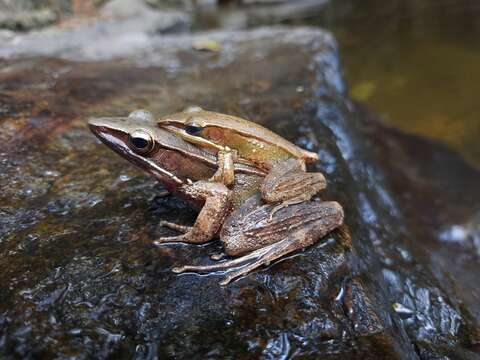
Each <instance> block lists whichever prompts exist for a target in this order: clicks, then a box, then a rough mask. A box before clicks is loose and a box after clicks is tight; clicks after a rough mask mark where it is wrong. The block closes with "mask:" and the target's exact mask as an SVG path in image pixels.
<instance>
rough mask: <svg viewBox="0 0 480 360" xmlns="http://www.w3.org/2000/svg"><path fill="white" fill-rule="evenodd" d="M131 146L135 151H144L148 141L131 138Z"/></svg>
mask: <svg viewBox="0 0 480 360" xmlns="http://www.w3.org/2000/svg"><path fill="white" fill-rule="evenodd" d="M132 144H133V146H135V147H136V148H137V149H145V148H146V147H147V146H148V141H147V140H145V139H144V138H141V137H134V138H132Z"/></svg>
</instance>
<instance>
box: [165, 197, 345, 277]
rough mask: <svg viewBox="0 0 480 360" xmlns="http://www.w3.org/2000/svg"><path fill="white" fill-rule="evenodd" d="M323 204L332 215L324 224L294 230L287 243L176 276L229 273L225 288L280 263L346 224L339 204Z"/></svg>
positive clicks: (182, 269) (180, 269) (326, 215)
mask: <svg viewBox="0 0 480 360" xmlns="http://www.w3.org/2000/svg"><path fill="white" fill-rule="evenodd" d="M323 204H325V206H326V209H328V212H326V213H324V217H322V221H319V222H317V223H316V224H311V226H309V225H306V227H305V228H304V229H302V230H299V231H294V232H293V233H292V234H290V236H288V237H286V238H284V239H283V240H280V241H278V242H276V243H273V244H270V245H267V246H265V247H262V248H259V249H257V250H254V251H252V252H251V253H249V254H247V255H244V256H241V257H239V258H236V259H233V260H228V261H224V262H222V263H219V264H213V265H206V266H182V267H177V268H174V269H173V271H174V272H176V273H181V272H187V271H191V272H210V271H221V270H223V271H227V274H226V276H225V279H224V280H222V281H221V283H220V284H221V285H226V284H228V283H229V282H231V281H232V280H234V279H236V278H238V277H240V276H243V275H246V274H248V273H250V272H251V271H253V270H255V269H256V268H258V267H260V266H263V265H268V264H270V262H272V261H274V260H277V259H279V258H281V257H282V256H284V255H287V254H289V253H291V252H294V251H296V250H299V249H303V248H306V247H307V246H310V245H312V244H314V243H315V242H317V241H318V240H319V239H320V238H322V237H323V236H325V235H326V234H327V233H329V232H330V231H332V230H333V229H335V228H337V227H338V226H340V225H341V224H342V223H343V209H342V207H341V206H340V204H338V203H336V202H329V203H323Z"/></svg>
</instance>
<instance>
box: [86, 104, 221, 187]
mask: <svg viewBox="0 0 480 360" xmlns="http://www.w3.org/2000/svg"><path fill="white" fill-rule="evenodd" d="M88 123H89V126H90V130H91V131H92V132H93V133H94V134H95V135H96V136H97V137H98V138H99V139H100V140H101V141H102V142H103V143H104V144H106V145H107V146H109V147H110V148H111V149H113V150H114V151H115V152H117V153H118V154H120V155H121V156H122V157H124V158H125V159H127V160H129V161H130V162H132V163H134V164H135V165H137V166H138V167H140V168H142V169H143V170H145V171H147V172H149V173H150V174H152V175H153V176H155V177H156V178H157V179H158V180H160V181H162V182H163V183H164V184H165V185H166V186H167V187H169V188H174V187H180V186H182V185H185V184H187V183H190V182H191V181H192V180H193V181H195V180H198V179H204V178H208V177H209V176H211V175H213V173H214V169H215V164H216V158H215V155H214V154H212V153H209V152H208V151H205V150H202V149H200V148H198V147H197V146H195V145H193V144H190V143H188V142H186V141H184V140H183V139H181V138H180V137H178V136H176V135H175V134H173V133H171V132H169V131H166V130H164V129H162V128H160V127H159V126H158V125H157V124H156V122H155V120H154V118H153V116H152V114H151V113H149V112H147V111H145V110H137V111H134V112H132V113H131V114H130V115H129V116H128V117H104V118H92V119H90V120H89V122H88Z"/></svg>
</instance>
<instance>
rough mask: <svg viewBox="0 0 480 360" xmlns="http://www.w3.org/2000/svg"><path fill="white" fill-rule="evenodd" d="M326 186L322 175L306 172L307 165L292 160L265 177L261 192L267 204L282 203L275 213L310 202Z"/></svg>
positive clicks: (282, 163)
mask: <svg viewBox="0 0 480 360" xmlns="http://www.w3.org/2000/svg"><path fill="white" fill-rule="evenodd" d="M326 186H327V183H326V180H325V177H324V176H323V174H322V173H319V172H306V171H305V164H304V163H303V162H302V161H301V160H298V159H293V158H292V159H287V160H284V161H281V162H279V163H277V164H276V165H275V166H274V167H273V168H272V170H271V171H270V172H269V173H268V175H267V176H266V177H265V179H264V181H263V183H262V186H261V189H260V192H261V194H262V199H263V200H264V201H265V202H267V203H269V204H274V203H280V204H279V205H278V207H275V208H273V210H272V211H273V212H274V213H275V212H277V211H278V210H280V209H282V208H284V207H287V206H289V205H293V204H298V203H300V202H302V201H308V200H310V199H311V198H312V196H314V195H315V194H317V193H319V192H320V191H322V190H324V189H325V188H326ZM272 216H273V215H271V217H272Z"/></svg>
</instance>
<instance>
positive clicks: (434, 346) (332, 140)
mask: <svg viewBox="0 0 480 360" xmlns="http://www.w3.org/2000/svg"><path fill="white" fill-rule="evenodd" d="M101 26H102V25H99V27H100V28H101ZM105 26H106V28H107V29H109V25H105ZM115 26H117V25H115ZM92 29H93V30H91V31H92V33H90V36H93V38H95V32H94V31H95V27H93V28H92ZM45 31H46V32H44V33H42V32H39V33H35V34H26V35H20V36H19V35H15V41H13V40H12V42H11V43H6V44H4V45H3V46H2V47H1V48H0V56H2V57H3V58H4V59H3V60H0V67H1V69H2V71H1V72H0V188H1V193H0V214H1V216H0V239H1V240H0V268H1V269H2V271H1V272H0V283H1V284H2V287H1V289H0V300H1V301H0V355H1V357H2V358H7V359H9V358H12V359H13V358H16V357H20V358H42V357H43V358H72V357H73V358H78V359H83V358H85V359H86V358H92V357H95V358H137V359H144V358H145V359H153V358H155V357H156V356H158V357H159V358H236V359H237V358H240V359H242V358H245V359H250V358H266V359H286V358H319V357H321V358H327V359H345V358H353V359H365V358H371V359H392V358H401V359H417V358H426V359H428V358H431V359H433V358H442V357H449V358H458V359H469V358H472V359H473V358H477V357H478V353H477V352H478V350H479V348H478V346H479V341H480V334H479V327H478V325H479V301H478V300H479V293H478V291H479V290H478V285H477V286H476V284H477V282H476V280H477V278H478V275H480V274H479V266H478V265H479V250H478V249H479V240H478V236H479V235H478V234H479V230H478V229H479V225H478V222H479V216H478V214H479V211H480V209H479V204H480V202H479V200H480V189H479V187H478V185H477V184H478V183H479V180H480V174H479V173H478V171H476V170H473V169H471V168H469V167H468V166H467V165H466V164H464V163H463V162H462V160H461V159H459V158H457V157H456V156H455V155H454V154H451V153H450V152H449V151H448V150H446V149H444V148H443V147H442V146H440V145H438V144H432V143H428V142H425V141H423V140H422V139H418V138H413V137H410V136H406V135H404V134H401V133H398V132H396V131H394V130H391V129H387V128H385V127H383V126H382V125H380V124H379V123H378V122H377V120H376V119H374V118H372V116H371V115H369V114H368V113H366V112H365V111H364V110H363V109H361V108H359V107H358V106H357V105H355V104H353V103H351V102H350V101H349V100H348V99H347V98H346V97H345V94H344V86H343V82H342V79H341V76H340V69H339V63H338V56H337V53H336V47H335V43H334V41H333V39H332V38H331V36H330V35H329V34H327V33H325V32H322V31H320V30H314V29H308V28H298V29H295V30H292V29H286V28H263V29H258V30H254V31H248V32H227V31H224V32H211V33H203V34H197V35H187V34H184V35H168V36H165V35H159V34H158V33H155V32H153V33H152V32H149V31H143V30H142V31H141V32H142V34H144V35H143V39H144V41H134V43H135V47H134V48H133V49H131V48H128V47H124V46H123V43H122V46H119V47H117V46H115V44H111V46H110V40H111V39H113V38H114V37H113V36H112V37H111V38H108V37H106V38H104V39H103V40H104V42H103V43H102V39H99V43H100V44H102V46H98V44H95V41H90V42H87V41H84V40H82V39H83V34H84V33H83V31H82V32H80V31H79V32H75V31H74V30H72V32H67V34H65V33H64V32H59V31H57V30H51V29H49V30H48V32H47V30H45ZM97 31H98V28H97ZM99 33H103V34H105V33H107V35H106V36H108V33H109V32H108V31H103V32H102V31H100V32H99ZM127 33H128V31H126V32H125V34H127ZM63 36H65V38H64V40H62V41H59V39H60V38H61V37H63ZM77 38H78V42H77ZM107 38H108V39H110V40H109V41H106V40H105V39H107ZM200 40H209V41H214V42H216V43H218V44H219V47H220V50H219V51H211V52H205V51H197V50H194V47H195V44H196V43H197V42H198V41H200ZM42 41H44V43H43V42H42ZM71 43H75V44H78V46H76V47H75V48H73V47H71V46H68V44H71ZM42 45H43V46H42ZM39 55H43V56H47V55H48V56H49V57H38V56H39ZM192 104H196V105H200V106H202V107H204V108H207V109H212V110H216V111H221V112H226V113H231V114H235V115H239V116H242V117H246V118H249V119H252V120H255V121H258V122H261V123H263V124H264V125H266V126H267V127H269V128H271V129H272V130H274V131H276V132H278V133H279V134H281V135H283V136H285V137H286V138H288V139H290V140H292V141H294V142H296V143H297V144H299V145H301V146H303V147H305V148H308V149H309V150H312V151H317V152H318V154H319V156H320V161H319V162H318V164H317V165H316V166H315V169H316V170H320V171H323V172H324V173H325V175H326V177H327V179H328V182H329V187H328V190H327V192H326V194H325V196H324V197H325V199H332V200H337V201H339V202H341V203H342V204H343V205H344V207H345V212H346V223H347V225H346V226H345V227H344V228H342V229H340V230H339V231H336V232H334V233H333V234H331V235H330V236H327V237H326V238H325V239H324V240H323V241H322V242H320V243H318V244H317V245H315V246H312V247H311V248H309V249H307V250H306V251H304V252H302V253H299V254H295V255H294V256H291V257H289V258H287V259H284V260H283V261H280V262H277V263H275V264H272V265H271V266H270V267H268V268H266V269H262V270H261V271H257V272H255V273H254V274H252V275H249V276H247V277H245V278H243V279H240V280H239V281H237V282H234V283H233V284H231V285H229V286H227V287H221V286H219V285H218V281H219V279H220V278H219V277H218V276H197V275H192V274H185V275H181V276H178V275H175V274H173V273H172V272H171V271H170V269H171V267H172V266H174V265H181V264H186V263H188V264H190V263H195V264H201V263H203V264H204V263H208V262H209V261H210V259H209V256H210V255H212V254H213V253H216V252H218V251H219V250H220V247H219V244H217V243H211V244H208V245H206V246H182V245H174V246H163V247H160V248H156V247H154V246H153V245H152V240H154V239H155V237H156V236H158V235H159V234H160V233H164V232H167V230H164V229H158V228H157V225H158V223H159V221H160V220H162V219H166V220H175V221H178V222H183V223H189V222H192V221H193V219H194V217H195V214H194V213H193V211H192V210H190V209H189V207H188V206H187V205H185V204H183V203H182V202H180V201H179V200H177V199H174V198H171V197H167V198H162V197H160V196H158V195H159V194H160V193H161V190H162V187H161V185H159V184H157V183H155V181H153V180H152V179H150V178H149V177H148V176H146V175H144V174H142V173H140V172H139V171H138V170H137V169H135V168H134V167H133V166H131V165H129V164H127V163H125V162H124V160H122V159H121V158H120V157H118V156H117V155H116V154H114V153H113V152H111V151H110V150H108V149H107V148H106V147H105V146H103V145H101V144H99V143H98V142H97V141H96V140H95V138H94V136H93V135H91V134H90V133H89V131H88V129H87V127H86V119H87V118H88V117H89V116H95V115H102V116H114V115H125V114H127V113H129V112H130V111H131V110H132V109H137V108H147V109H149V110H151V111H153V112H154V113H155V114H157V115H162V114H167V113H170V112H174V111H177V110H180V109H182V108H184V107H186V106H187V105H192ZM453 168H454V170H452V171H450V170H447V169H453ZM475 214H477V215H476V216H475ZM462 234H463V235H462ZM452 254H454V255H455V256H452Z"/></svg>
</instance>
